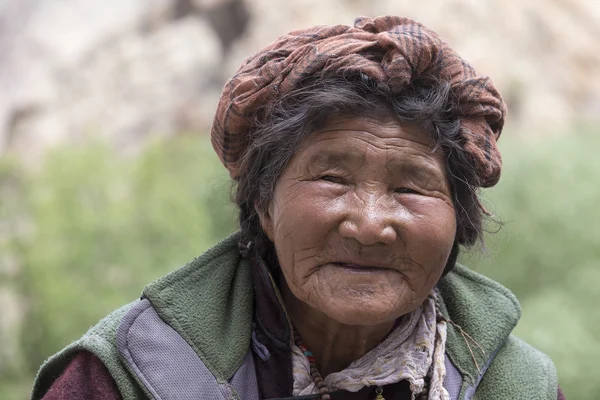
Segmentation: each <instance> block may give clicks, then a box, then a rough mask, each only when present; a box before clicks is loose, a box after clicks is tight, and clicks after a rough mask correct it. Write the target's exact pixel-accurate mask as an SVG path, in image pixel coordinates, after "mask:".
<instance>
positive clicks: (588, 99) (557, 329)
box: [0, 0, 600, 399]
mask: <svg viewBox="0 0 600 400" xmlns="http://www.w3.org/2000/svg"><path fill="white" fill-rule="evenodd" d="M381 14H397V15H403V16H408V17H412V18H415V19H417V20H419V21H421V22H423V23H425V24H426V25H427V26H429V27H431V28H433V29H434V30H436V31H437V32H438V33H439V34H440V35H441V36H442V37H443V38H445V39H446V40H447V41H448V42H450V43H451V44H452V45H453V47H454V48H455V49H456V50H457V51H458V52H459V53H460V54H461V55H463V56H464V57H465V58H466V59H467V60H469V61H470V62H472V64H474V65H475V67H476V68H477V69H478V71H479V72H481V73H483V74H486V75H490V76H491V77H492V78H493V80H494V82H495V83H496V84H497V86H499V87H500V89H501V92H502V93H503V95H504V97H505V99H506V101H507V103H508V106H509V111H510V112H509V119H508V122H507V126H506V129H505V131H504V133H503V137H502V139H501V140H500V147H501V149H502V151H503V154H504V163H505V167H504V170H503V177H502V179H501V181H500V183H499V184H498V185H497V186H496V187H495V188H493V189H491V190H488V191H486V192H484V193H483V198H484V200H483V201H484V204H485V205H486V207H487V208H488V209H489V210H490V211H492V212H493V213H494V214H495V215H497V216H498V217H500V218H501V219H502V220H503V221H504V222H505V223H506V224H505V226H504V227H502V229H500V230H499V231H498V232H495V233H491V234H489V235H488V237H487V242H486V248H485V249H477V250H474V251H471V252H470V253H469V254H467V255H466V256H465V257H463V258H464V262H465V263H467V264H468V265H469V266H470V267H471V268H473V269H475V270H477V271H478V272H481V273H484V274H486V275H488V276H490V277H492V278H494V279H497V280H499V281H500V282H501V283H503V284H504V285H506V286H508V287H509V288H510V289H511V290H513V291H514V292H515V293H516V294H517V296H518V297H519V299H520V301H521V304H522V307H523V317H522V319H521V321H520V323H519V325H518V327H517V329H516V333H517V334H518V335H519V336H520V337H522V338H523V339H525V340H527V341H528V342H530V343H531V344H533V345H534V346H536V347H538V348H540V349H542V350H544V351H545V352H547V353H548V354H549V355H550V356H551V357H552V358H553V360H554V361H555V363H556V365H557V367H558V371H559V377H560V383H561V385H562V386H563V388H564V390H565V393H566V395H567V398H569V399H596V398H598V397H597V396H598V393H599V392H600V380H598V379H597V376H598V373H599V372H600V370H599V367H598V363H597V360H598V359H600V312H599V311H598V310H597V306H598V304H600V289H599V286H600V201H599V200H600V189H599V188H598V184H599V182H600V157H598V155H597V152H598V149H599V148H600V135H599V134H600V129H599V128H598V127H599V122H600V1H597V0H531V1H526V2H524V1H521V0H487V1H483V0H428V1H427V2H415V1H409V0H329V1H317V0H295V1H284V0H280V1H277V0H125V1H116V0H105V1H97V0H45V1H44V0H37V1H36V0H0V398H1V399H23V398H26V397H27V395H28V393H29V391H30V388H31V383H32V379H33V377H34V375H35V373H36V370H37V368H38V367H39V365H40V364H41V363H42V362H43V360H44V359H46V358H47V357H48V356H50V355H51V354H52V353H54V352H56V351H58V350H59V349H60V348H62V347H63V346H65V345H66V344H67V343H69V342H70V341H72V340H74V339H76V338H78V337H79V336H81V335H82V334H83V333H84V332H85V331H86V330H87V329H88V328H89V327H90V326H91V325H93V324H94V323H95V322H96V321H97V320H98V319H99V318H100V317H102V316H103V315H105V314H107V313H108V312H109V311H111V310H112V309H114V308H116V307H117V306H119V305H121V304H123V303H126V302H129V301H131V300H133V299H135V298H136V297H138V296H139V294H140V292H141V290H142V288H143V287H144V285H145V284H146V283H148V282H150V281H151V280H153V279H155V278H157V277H159V276H161V275H164V274H165V273H167V272H168V271H171V270H173V269H175V268H177V267H178V266H180V265H182V264H184V263H185V262H186V261H188V260H190V259H191V258H193V257H194V256H196V255H199V254H200V253H202V252H203V251H204V250H205V249H206V248H207V247H209V246H210V245H211V244H213V243H215V242H216V241H218V240H219V239H220V238H222V237H224V236H225V235H226V234H228V233H229V232H231V231H233V230H234V229H235V221H236V216H235V210H234V208H233V207H232V206H231V205H230V204H229V193H230V188H231V185H230V183H229V181H228V180H227V174H226V172H225V170H224V168H223V167H222V166H221V165H220V164H219V163H218V161H217V158H216V156H215V155H214V154H213V152H212V148H211V146H210V143H209V140H208V132H209V129H210V125H211V120H212V115H213V112H214V109H215V106H216V102H217V99H218V96H219V94H220V91H221V88H222V86H223V84H224V82H225V80H226V79H227V78H228V77H229V76H230V75H232V74H233V72H234V71H235V70H236V69H237V67H238V66H239V65H240V64H241V63H242V61H243V60H244V58H245V57H247V56H249V55H251V54H252V53H254V52H255V51H257V50H258V49H259V48H260V47H262V46H264V45H266V44H267V43H269V42H270V41H272V40H273V39H275V38H276V37H277V36H278V35H280V34H283V33H285V32H287V31H289V30H292V29H296V28H304V27H308V26H311V25H316V24H329V23H344V24H352V21H353V20H354V18H355V17H357V16H360V15H368V16H376V15H381Z"/></svg>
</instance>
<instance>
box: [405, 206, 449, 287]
mask: <svg viewBox="0 0 600 400" xmlns="http://www.w3.org/2000/svg"><path fill="white" fill-rule="evenodd" d="M407 207H408V208H409V209H410V211H411V214H412V215H413V220H412V221H411V224H409V225H408V226H407V227H406V234H405V237H406V242H407V248H408V249H410V252H411V257H412V258H414V259H415V260H416V261H418V262H419V263H420V264H421V265H423V266H424V267H425V268H426V269H427V270H428V271H427V272H428V275H427V276H423V278H430V280H433V279H435V281H437V278H439V276H440V275H441V273H442V271H443V269H444V267H445V266H446V262H447V260H448V256H449V255H450V251H451V250H452V245H453V244H454V239H455V237H456V216H455V212H454V208H453V207H452V206H451V205H449V204H448V203H447V202H445V201H443V200H440V199H435V198H428V199H424V200H421V201H418V202H415V203H414V204H409V205H408V206H407Z"/></svg>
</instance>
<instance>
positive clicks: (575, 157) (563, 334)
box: [0, 134, 600, 399]
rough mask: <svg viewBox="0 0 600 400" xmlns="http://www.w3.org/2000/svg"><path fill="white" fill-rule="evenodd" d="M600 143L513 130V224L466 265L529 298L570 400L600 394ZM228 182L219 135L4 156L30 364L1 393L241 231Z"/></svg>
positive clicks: (499, 193)
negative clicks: (38, 159)
mask: <svg viewBox="0 0 600 400" xmlns="http://www.w3.org/2000/svg"><path fill="white" fill-rule="evenodd" d="M599 146H600V135H597V134H596V135H592V134H588V135H586V134H581V135H578V136H557V137H548V138H545V139H544V140H531V141H524V140H518V139H514V138H510V136H509V135H505V137H503V139H502V141H501V147H502V150H503V154H504V162H505V167H504V171H503V178H502V180H501V182H500V184H499V185H498V186H497V187H496V188H494V189H491V190H489V191H488V192H486V194H485V201H484V204H485V205H486V206H487V207H488V209H490V210H492V211H494V212H495V213H497V214H498V215H499V216H500V217H501V218H502V219H503V220H504V221H505V222H506V225H505V226H504V227H503V228H502V229H501V230H500V232H499V233H497V234H492V235H488V238H487V242H486V243H487V252H486V253H485V254H484V255H481V254H479V253H477V254H470V255H468V256H467V257H466V259H465V260H464V262H465V263H466V264H467V265H469V266H471V267H472V268H474V269H476V270H477V271H479V272H483V273H485V274H487V275H489V276H491V277H492V278H494V279H497V280H499V281H500V282H502V283H503V284H505V285H507V286H508V287H509V288H511V289H512V290H513V291H514V292H515V293H516V294H517V296H518V297H519V299H520V300H521V302H522V306H523V318H522V320H521V322H520V323H519V326H518V327H517V329H516V333H517V334H518V335H519V336H521V337H523V338H524V339H525V340H527V341H528V342H530V343H532V344H533V345H534V346H536V347H538V348H541V349H542V350H544V351H545V352H547V353H548V354H550V355H551V357H552V358H553V359H554V361H555V362H556V364H557V366H558V368H559V374H560V381H561V385H562V386H563V387H564V389H565V391H566V394H567V397H568V398H581V399H583V398H593V393H596V392H598V391H599V390H600V382H598V380H597V379H595V375H596V371H597V369H596V367H595V360H597V359H598V358H600V343H598V342H599V339H598V338H599V337H600V314H599V313H596V312H595V310H594V309H595V305H596V304H597V303H598V300H600V291H599V290H598V289H597V288H596V286H597V285H598V282H600V268H598V267H599V266H600V265H599V264H600V261H599V260H600V246H599V244H600V209H599V208H598V206H597V205H596V201H595V200H597V199H598V198H599V196H598V189H597V188H596V185H595V182H596V181H597V180H598V177H600V159H598V157H595V154H594V153H595V149H596V148H598V147H599ZM229 191H230V183H229V180H228V177H227V174H226V172H225V170H224V168H223V167H222V166H221V165H220V163H219V162H218V161H217V158H216V156H215V155H214V153H213V150H212V148H211V146H210V143H209V141H208V138H206V137H204V138H191V137H187V136H181V137H178V138H176V139H173V140H170V141H160V142H156V143H153V144H151V145H149V146H148V147H147V148H146V149H144V150H143V151H142V152H141V154H139V155H137V156H136V157H128V158H125V157H123V156H117V155H116V152H114V151H113V150H112V149H111V148H109V147H107V146H104V145H101V144H93V145H88V146H85V147H82V148H61V149H58V150H55V151H53V152H52V153H51V154H50V155H49V157H48V159H47V160H46V161H45V162H44V163H43V168H42V170H41V171H38V172H36V173H29V174H25V173H23V172H22V171H20V170H18V169H17V168H16V167H15V166H14V165H12V164H7V165H6V166H4V167H3V166H2V165H0V192H1V193H2V198H3V201H2V202H1V203H0V217H2V218H3V219H5V220H6V221H12V222H11V224H10V226H11V227H12V228H11V229H12V231H14V232H13V233H14V235H13V236H14V237H12V239H11V240H9V241H1V242H0V245H1V246H2V247H0V249H1V250H2V252H3V254H10V255H11V257H13V258H15V259H17V260H18V262H19V265H20V266H21V273H20V275H18V276H16V277H12V278H11V279H10V280H8V284H9V286H11V289H13V290H16V291H18V292H19V293H20V295H21V296H22V299H24V304H25V305H26V310H27V312H26V314H25V318H24V322H23V326H22V327H21V332H22V334H21V335H20V343H18V344H19V349H18V351H16V352H14V353H13V357H16V356H18V355H19V354H20V355H21V361H20V362H19V361H18V360H16V359H15V360H13V361H12V365H13V368H8V367H7V366H6V363H5V364H2V362H1V360H0V398H3V399H5V398H6V399H12V398H15V399H16V398H24V397H25V396H26V392H27V390H28V389H29V387H30V382H31V379H32V376H33V374H35V371H36V370H37V368H38V366H39V365H40V363H41V362H42V361H43V360H44V359H45V358H46V357H48V356H49V355H50V354H52V353H54V352H56V351H57V350H59V349H60V348H62V347H63V346H65V345H66V344H67V343H69V342H70V341H71V340H73V339H75V338H77V337H79V336H80V335H81V334H82V333H83V332H84V331H85V330H86V329H87V328H89V327H90V326H91V325H93V324H94V323H95V322H96V321H97V320H98V319H99V318H101V317H102V316H103V315H105V314H106V313H108V312H109V311H111V310H112V309H114V308H116V307H117V306H119V305H121V304H123V303H126V302H129V301H131V300H132V299H134V298H136V297H137V296H139V294H140V292H141V290H142V288H143V286H144V285H145V284H147V283H148V282H150V281H151V280H153V279H155V278H157V277H159V276H161V275H164V274H165V273H167V272H169V271H171V270H173V269H175V268H176V267H178V266H179V265H181V264H183V263H185V262H186V261H188V260H190V259H191V258H193V257H194V256H196V255H198V254H200V253H202V251H204V250H205V249H206V248H207V247H209V246H210V245H211V244H213V243H214V242H216V241H217V240H218V239H220V238H222V237H223V236H225V235H226V234H227V233H229V232H231V231H232V230H233V229H234V226H235V222H236V213H235V209H234V208H233V207H232V206H231V205H230V202H229ZM9 217H10V218H9ZM15 232H16V233H15ZM0 233H1V232H0ZM0 274H1V268H0ZM1 276H2V275H0V277H1ZM0 283H1V282H0ZM4 284H5V285H6V283H4ZM0 289H1V285H0ZM0 333H1V332H0ZM2 339H3V337H2V336H1V335H0V340H2ZM3 345H4V344H3V343H0V347H2V346H3ZM2 354H4V353H1V352H0V355H2ZM10 363H11V362H10V361H9V364H10Z"/></svg>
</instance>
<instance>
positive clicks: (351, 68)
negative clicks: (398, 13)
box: [211, 16, 506, 187]
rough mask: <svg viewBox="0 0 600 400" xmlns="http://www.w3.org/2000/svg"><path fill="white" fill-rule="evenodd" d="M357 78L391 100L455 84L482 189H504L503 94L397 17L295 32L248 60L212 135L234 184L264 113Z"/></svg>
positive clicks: (229, 87) (433, 37) (228, 87)
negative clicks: (315, 83) (288, 98)
mask: <svg viewBox="0 0 600 400" xmlns="http://www.w3.org/2000/svg"><path fill="white" fill-rule="evenodd" d="M351 74H364V75H367V76H368V77H369V78H371V79H373V80H375V81H377V82H380V83H383V84H385V85H387V86H388V87H389V88H390V90H391V91H392V93H393V94H400V93H401V92H402V91H403V89H405V88H406V87H407V86H409V85H410V83H411V82H412V81H414V80H415V79H417V78H419V77H421V76H434V77H436V78H438V79H439V80H442V81H447V82H449V83H450V85H451V91H452V94H453V96H454V97H455V98H456V100H457V103H458V104H457V107H458V112H459V114H460V115H459V116H460V119H461V127H460V130H461V131H460V134H461V137H462V138H463V145H464V148H465V150H466V151H467V153H468V154H469V155H470V157H471V162H472V165H473V167H474V168H475V170H476V172H477V175H478V177H479V185H480V186H483V187H489V186H493V185H494V184H496V182H498V179H499V178H500V169H501V167H502V160H501V157H500V152H499V151H498V148H497V146H496V141H497V139H498V137H499V136H500V133H501V131H502V126H503V124H504V117H505V114H506V107H505V104H504V102H503V101H502V98H501V96H500V94H499V93H498V91H497V90H496V88H495V87H494V85H493V84H492V82H491V80H490V79H489V78H488V77H486V76H479V75H477V73H476V72H475V70H474V69H473V68H472V67H471V66H470V65H469V64H468V63H467V62H466V61H465V60H463V59H462V58H461V57H460V56H459V55H458V54H457V53H456V52H455V51H454V50H452V49H451V48H450V47H449V46H448V44H446V43H445V42H444V41H442V39H440V37H439V36H438V35H437V34H436V33H435V32H433V31H431V30H430V29H428V28H426V27H425V26H423V25H421V24H420V23H418V22H416V21H413V20H411V19H408V18H401V17H392V16H386V17H378V18H366V17H361V18H357V19H356V21H355V22H354V27H350V26H346V25H333V26H317V27H313V28H310V29H304V30H298V31H293V32H290V33H289V34H287V35H284V36H281V37H280V38H279V39H277V40H276V41H275V42H274V43H272V44H271V45H269V46H267V47H266V48H264V49H263V50H261V51H259V52H258V53H257V54H255V55H254V56H252V57H250V58H249V59H247V60H246V61H245V63H244V64H243V65H242V67H241V68H240V69H239V70H238V72H237V73H236V74H235V75H234V76H233V77H232V78H231V79H230V80H229V81H228V82H227V83H226V84H225V88H224V89H223V93H222V94H221V99H220V100H219V105H218V108H217V112H216V115H215V119H214V123H213V127H212V131H211V140H212V144H213V146H214V148H215V150H216V152H217V154H218V155H219V158H220V159H221V161H222V162H223V164H224V165H225V167H226V168H227V169H228V170H229V172H230V175H231V177H232V178H234V179H237V178H238V176H239V173H240V164H241V157H242V155H243V153H244V151H245V149H246V148H247V146H248V144H249V140H250V137H251V136H250V132H251V129H252V127H253V124H254V123H255V119H256V111H257V110H258V109H259V108H262V107H264V106H265V105H266V104H274V103H275V102H277V101H278V100H279V99H281V97H282V96H283V95H285V94H286V93H289V92H290V91H292V90H294V89H296V88H298V85H299V84H300V83H301V82H302V81H303V80H305V79H306V78H308V77H319V76H326V75H327V76H329V75H344V76H348V75H351Z"/></svg>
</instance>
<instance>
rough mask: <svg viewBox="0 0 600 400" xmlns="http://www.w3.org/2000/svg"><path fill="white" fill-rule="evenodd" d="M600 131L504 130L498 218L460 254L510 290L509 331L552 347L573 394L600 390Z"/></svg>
mask: <svg viewBox="0 0 600 400" xmlns="http://www.w3.org/2000/svg"><path fill="white" fill-rule="evenodd" d="M598 133H600V132H595V133H594V132H589V133H582V134H580V135H565V136H557V137H547V138H544V140H540V139H532V140H528V141H526V140H519V139H514V138H510V137H505V138H503V139H502V140H501V141H500V145H501V146H500V147H501V150H502V153H503V155H504V168H503V176H502V179H501V181H500V183H499V184H498V186H497V187H495V188H493V189H490V190H489V191H488V192H487V193H486V195H485V198H486V201H485V205H486V206H487V207H489V208H491V209H492V210H493V211H494V212H495V213H496V214H497V215H498V216H499V217H500V218H501V219H502V220H503V221H504V222H505V226H504V227H502V229H501V230H500V232H498V233H497V234H490V235H488V237H487V241H486V245H487V248H488V249H487V255H485V256H481V255H471V256H470V257H467V260H466V261H465V263H466V264H467V265H469V266H470V267H471V268H474V269H476V270H477V271H479V272H482V273H484V274H486V275H488V276H490V277H491V278H493V279H496V280H498V281H499V282H501V283H503V284H504V285H506V286H507V287H509V288H510V289H511V290H512V291H513V292H514V293H515V294H516V295H517V297H518V298H519V300H520V302H521V305H522V308H523V316H522V318H521V321H520V322H519V325H518V326H517V329H516V331H515V333H516V334H517V335H518V336H520V337H522V338H523V339H525V340H526V341H528V342H529V343H531V344H533V345H534V346H536V347H538V348H540V349H541V350H543V351H544V352H546V353H547V354H549V355H550V356H551V358H552V359H553V360H554V362H555V364H556V365H557V368H558V372H559V379H560V384H561V387H562V388H563V389H564V391H565V394H566V396H567V398H575V399H592V398H595V396H596V393H598V391H600V382H599V381H598V380H597V379H596V376H597V374H598V367H597V360H598V359H600V313H598V312H596V310H595V306H596V305H597V304H599V303H600V290H599V285H600V208H599V206H598V200H599V199H600V190H599V188H598V185H597V182H598V181H599V180H600V158H598V156H597V148H598V146H599V145H600V135H598ZM492 205H493V206H492Z"/></svg>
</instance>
